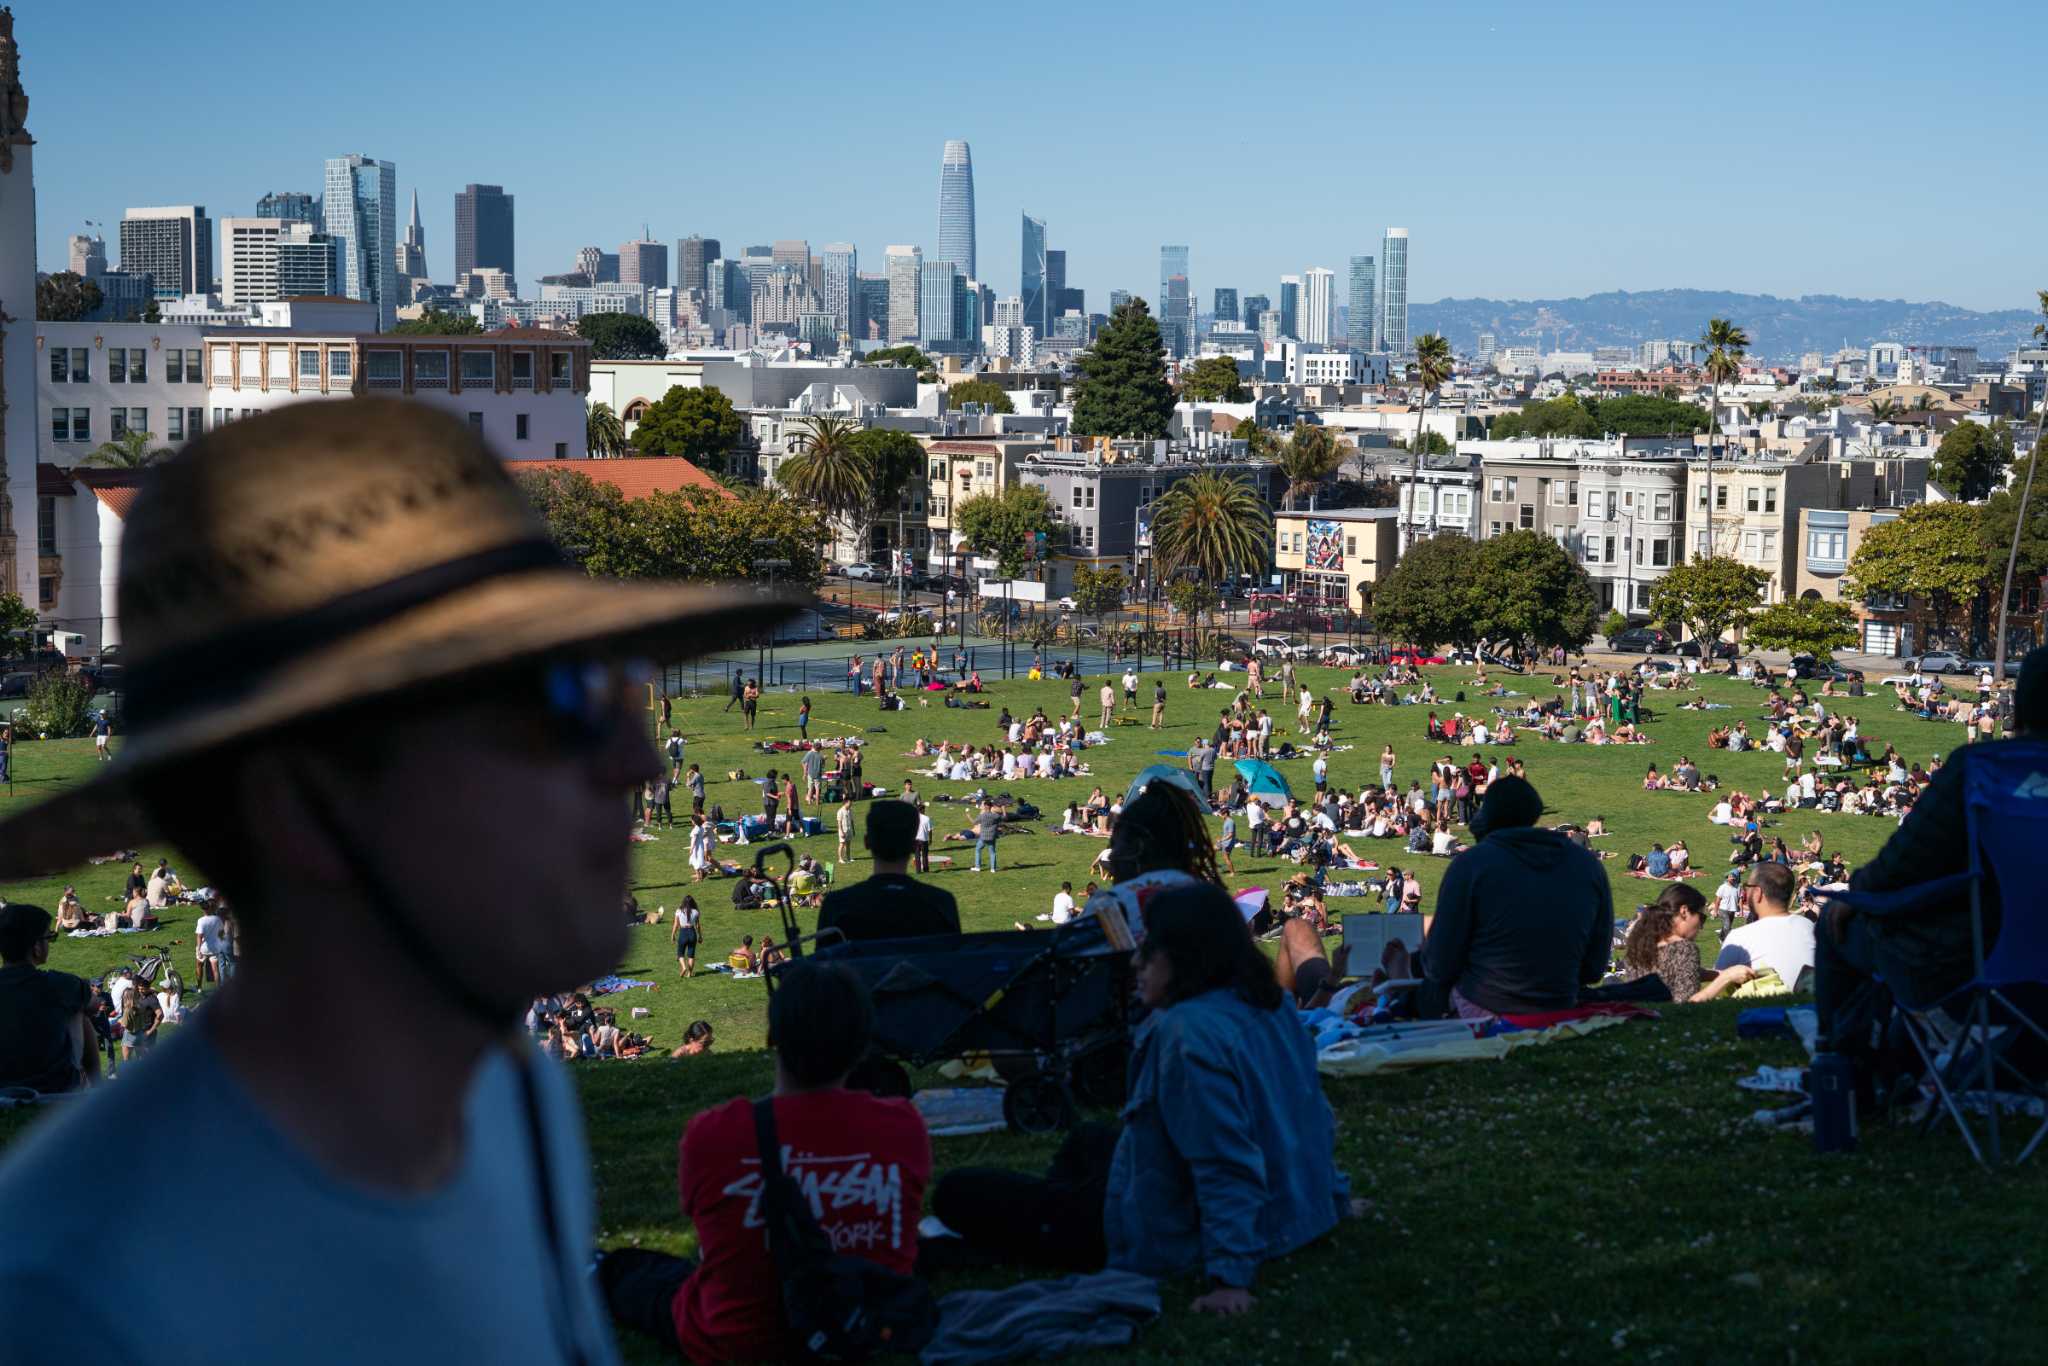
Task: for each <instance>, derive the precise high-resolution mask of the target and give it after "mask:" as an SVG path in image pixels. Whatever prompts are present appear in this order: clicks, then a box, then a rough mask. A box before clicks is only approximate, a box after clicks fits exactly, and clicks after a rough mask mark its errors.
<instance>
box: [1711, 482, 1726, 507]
mask: <svg viewBox="0 0 2048 1366" xmlns="http://www.w3.org/2000/svg"><path fill="white" fill-rule="evenodd" d="M1727 510H1728V486H1727V485H1726V484H1716V485H1714V511H1716V512H1726V511H1727Z"/></svg>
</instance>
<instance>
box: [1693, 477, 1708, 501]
mask: <svg viewBox="0 0 2048 1366" xmlns="http://www.w3.org/2000/svg"><path fill="white" fill-rule="evenodd" d="M1699 489H1700V496H1699V497H1698V498H1696V499H1694V500H1693V501H1694V502H1696V503H1698V504H1699V505H1700V506H1701V507H1705V506H1706V505H1707V485H1706V481H1705V480H1701V481H1700V486H1699Z"/></svg>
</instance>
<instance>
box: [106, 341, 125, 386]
mask: <svg viewBox="0 0 2048 1366" xmlns="http://www.w3.org/2000/svg"><path fill="white" fill-rule="evenodd" d="M127 382H128V352H127V349H126V348H124V347H119V346H110V347H108V348H107V383H109V384H126V383H127Z"/></svg>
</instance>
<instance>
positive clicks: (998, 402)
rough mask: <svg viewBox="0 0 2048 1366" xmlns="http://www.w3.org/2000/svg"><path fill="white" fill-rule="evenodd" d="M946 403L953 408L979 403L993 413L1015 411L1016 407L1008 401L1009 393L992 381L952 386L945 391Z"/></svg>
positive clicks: (971, 380)
mask: <svg viewBox="0 0 2048 1366" xmlns="http://www.w3.org/2000/svg"><path fill="white" fill-rule="evenodd" d="M946 403H947V406H949V407H953V408H958V407H960V406H961V405H963V404H968V403H979V404H981V405H982V406H984V407H986V408H987V409H988V410H989V411H990V412H995V413H1014V412H1016V411H1017V405H1016V404H1015V403H1012V402H1011V401H1010V391H1009V390H1007V389H1005V388H1004V387H1003V386H1002V385H1000V384H998V383H996V382H995V381H994V380H992V379H970V380H966V381H964V382H962V383H959V384H955V385H953V386H952V387H951V388H949V389H948V390H946Z"/></svg>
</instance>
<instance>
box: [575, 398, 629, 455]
mask: <svg viewBox="0 0 2048 1366" xmlns="http://www.w3.org/2000/svg"><path fill="white" fill-rule="evenodd" d="M583 444H584V445H585V446H586V447H588V448H589V451H590V458H591V459H593V460H611V459H615V458H617V457H618V456H621V455H624V454H625V453H626V424H625V423H623V422H621V421H619V415H618V414H617V413H615V412H613V411H612V405H611V404H609V403H593V404H591V405H590V412H589V414H588V415H587V416H586V417H585V418H584V419H583Z"/></svg>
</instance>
